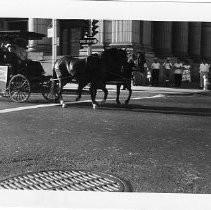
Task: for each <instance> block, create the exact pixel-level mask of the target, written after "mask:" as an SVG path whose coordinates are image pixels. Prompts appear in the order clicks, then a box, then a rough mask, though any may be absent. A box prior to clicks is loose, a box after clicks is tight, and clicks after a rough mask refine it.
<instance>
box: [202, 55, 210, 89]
mask: <svg viewBox="0 0 211 210" xmlns="http://www.w3.org/2000/svg"><path fill="white" fill-rule="evenodd" d="M209 69H210V64H208V63H207V61H206V59H205V58H203V59H202V62H201V64H200V66H199V74H200V88H203V87H204V77H206V78H207V77H208V74H209Z"/></svg>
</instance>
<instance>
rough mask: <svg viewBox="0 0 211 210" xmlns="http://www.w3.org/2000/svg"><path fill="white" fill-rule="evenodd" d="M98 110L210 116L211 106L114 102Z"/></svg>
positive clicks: (80, 105) (84, 104) (85, 103)
mask: <svg viewBox="0 0 211 210" xmlns="http://www.w3.org/2000/svg"><path fill="white" fill-rule="evenodd" d="M71 106H72V107H73V106H74V107H78V108H87V107H90V108H92V105H91V103H88V102H84V103H80V104H69V105H68V107H71ZM98 109H99V110H112V111H130V112H148V113H163V114H181V115H192V116H211V108H190V107H170V106H148V105H138V104H129V105H124V104H121V105H117V104H115V103H109V104H104V105H102V106H100V107H99V108H98Z"/></svg>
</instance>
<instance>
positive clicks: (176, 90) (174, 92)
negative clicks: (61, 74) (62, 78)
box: [64, 84, 211, 96]
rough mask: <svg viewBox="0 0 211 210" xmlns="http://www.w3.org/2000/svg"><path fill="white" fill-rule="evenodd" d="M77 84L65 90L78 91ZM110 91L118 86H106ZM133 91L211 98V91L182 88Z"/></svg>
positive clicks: (86, 88) (139, 89)
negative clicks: (207, 96)
mask: <svg viewBox="0 0 211 210" xmlns="http://www.w3.org/2000/svg"><path fill="white" fill-rule="evenodd" d="M77 88H78V85H77V84H67V85H66V86H65V87H64V89H65V90H77ZM106 88H107V89H108V91H116V85H106ZM84 90H89V87H88V86H86V87H85V88H84ZM132 90H133V91H143V92H150V93H162V94H168V95H169V94H170V95H171V94H172V95H193V94H201V95H209V96H211V91H210V90H201V89H182V88H167V87H149V86H132Z"/></svg>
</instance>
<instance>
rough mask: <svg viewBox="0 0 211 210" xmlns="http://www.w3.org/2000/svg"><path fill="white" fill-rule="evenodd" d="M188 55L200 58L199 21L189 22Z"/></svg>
mask: <svg viewBox="0 0 211 210" xmlns="http://www.w3.org/2000/svg"><path fill="white" fill-rule="evenodd" d="M188 52H189V55H190V56H191V57H192V58H194V59H198V58H200V53H201V23H200V22H190V23H189V43H188Z"/></svg>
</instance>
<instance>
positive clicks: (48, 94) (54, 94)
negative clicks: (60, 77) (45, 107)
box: [41, 80, 59, 102]
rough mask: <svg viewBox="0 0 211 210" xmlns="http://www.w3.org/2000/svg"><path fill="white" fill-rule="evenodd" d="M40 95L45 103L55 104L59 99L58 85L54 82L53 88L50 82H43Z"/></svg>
mask: <svg viewBox="0 0 211 210" xmlns="http://www.w3.org/2000/svg"><path fill="white" fill-rule="evenodd" d="M41 93H42V95H43V97H44V98H45V99H46V100H47V101H50V102H56V101H57V100H58V99H59V95H58V84H57V83H56V82H55V85H54V87H53V82H52V81H51V80H49V81H45V82H43V83H42V87H41Z"/></svg>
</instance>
